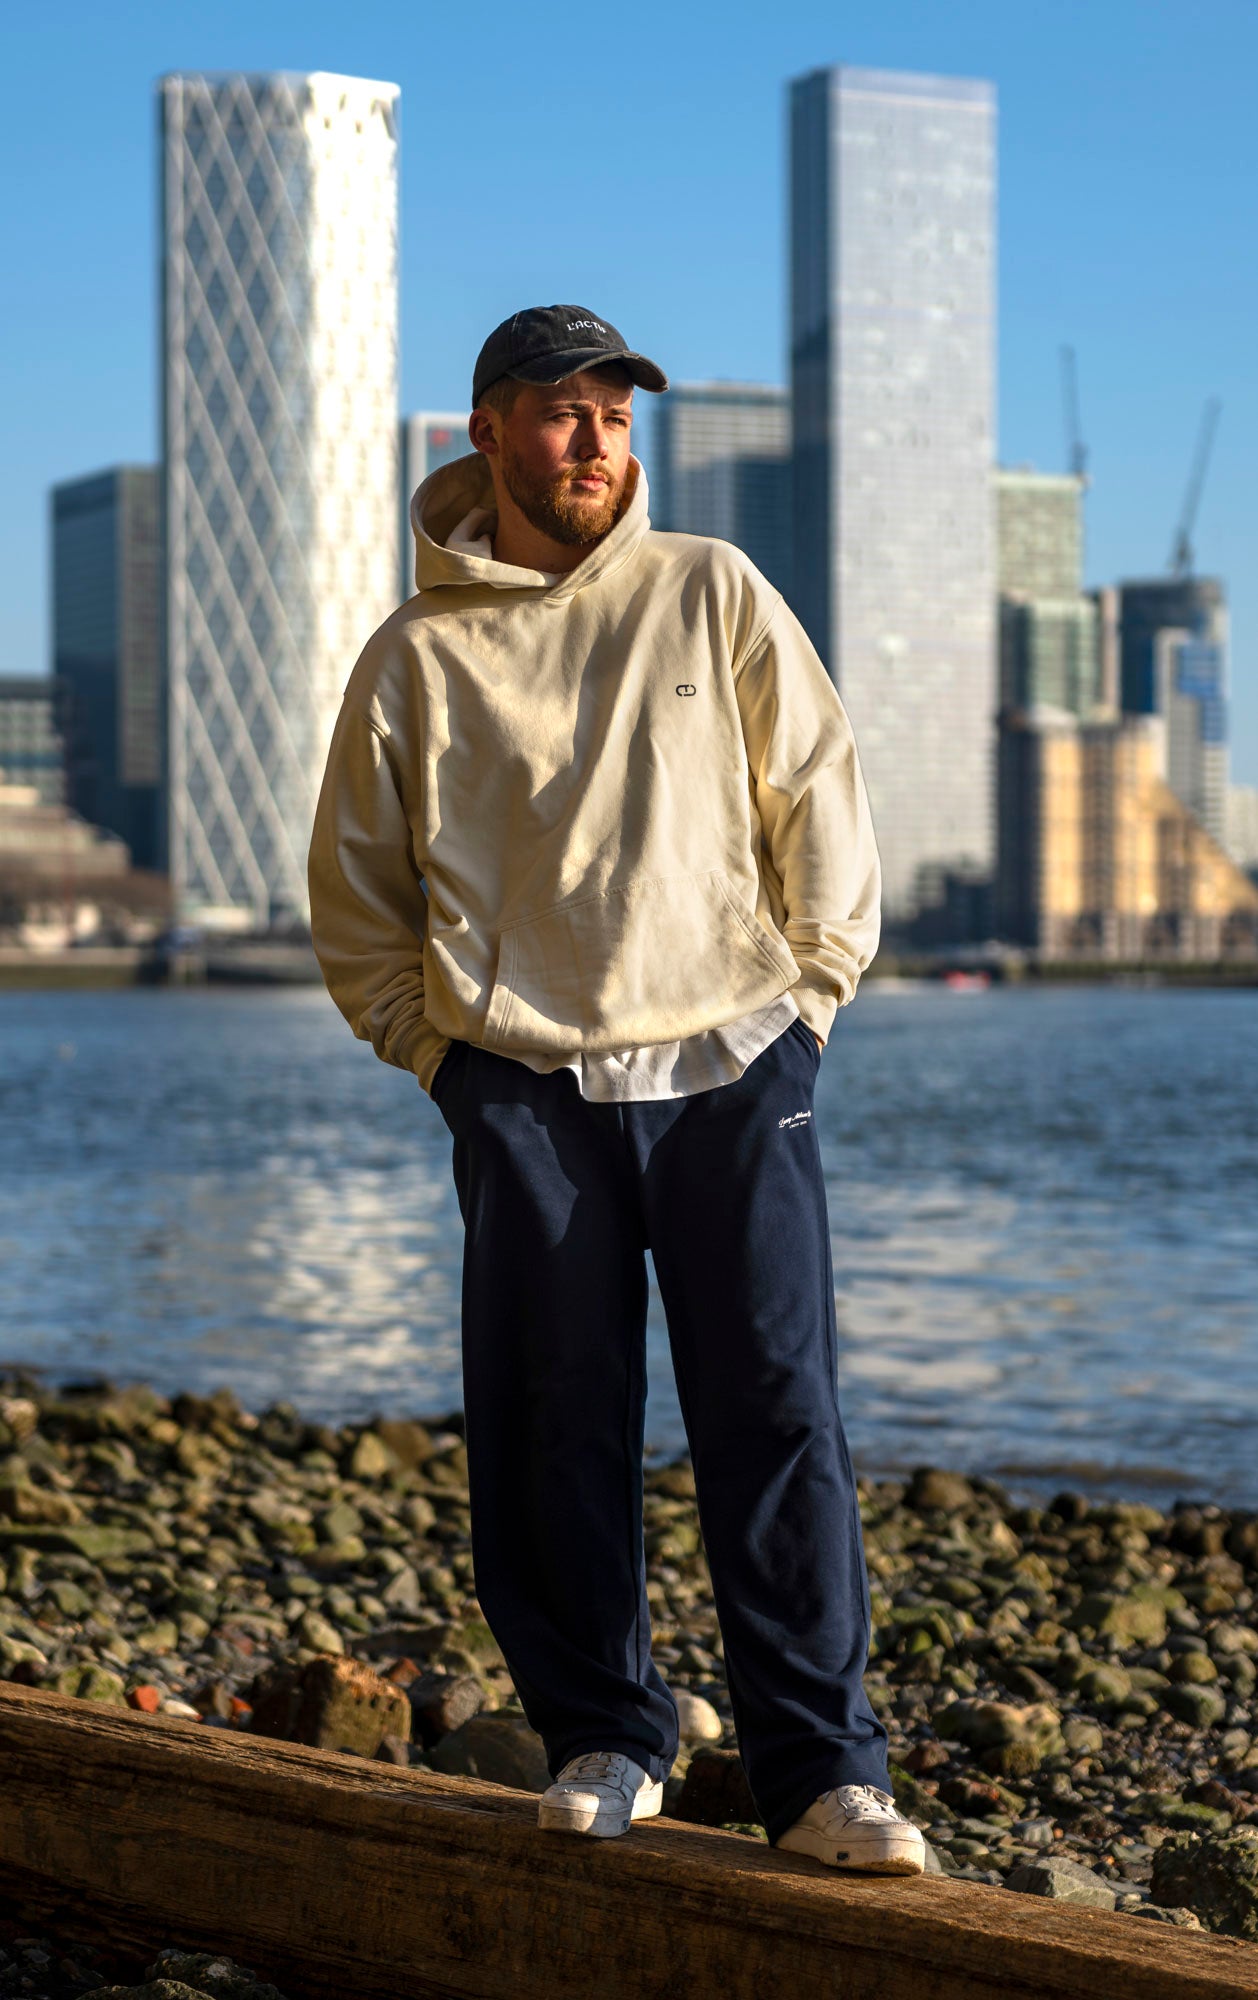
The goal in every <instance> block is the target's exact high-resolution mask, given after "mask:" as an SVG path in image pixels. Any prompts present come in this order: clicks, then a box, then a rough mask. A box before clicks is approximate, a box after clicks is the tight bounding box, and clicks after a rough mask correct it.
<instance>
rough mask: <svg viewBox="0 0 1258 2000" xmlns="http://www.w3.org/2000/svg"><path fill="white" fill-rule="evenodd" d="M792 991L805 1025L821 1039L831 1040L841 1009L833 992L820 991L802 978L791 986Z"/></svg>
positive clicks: (792, 997) (824, 1040)
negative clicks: (805, 982) (831, 1031)
mask: <svg viewBox="0 0 1258 2000" xmlns="http://www.w3.org/2000/svg"><path fill="white" fill-rule="evenodd" d="M790 993H791V999H792V1000H793V1001H794V1002H795V1005H796V1006H797V1007H798V1008H799V1018H800V1020H801V1021H802V1022H803V1024H804V1026H805V1027H806V1028H811V1030H812V1032H813V1034H814V1035H816V1036H817V1038H818V1040H819V1041H822V1042H826V1041H829V1039H830V1030H831V1028H832V1027H833V1026H834V1017H835V1015H836V1014H837V1013H838V1011H839V1003H838V1001H837V1000H836V999H835V997H834V995H833V993H818V992H816V991H815V990H814V989H813V988H812V987H811V986H805V984H804V982H803V980H802V979H801V980H799V981H797V983H796V984H795V985H794V986H792V987H791V989H790Z"/></svg>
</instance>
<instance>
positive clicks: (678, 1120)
mask: <svg viewBox="0 0 1258 2000" xmlns="http://www.w3.org/2000/svg"><path fill="white" fill-rule="evenodd" d="M818 1062H819V1056H818V1051H817V1045H816V1042H815V1041H814V1040H813V1037H812V1036H811V1035H810V1034H809V1032H808V1030H807V1029H806V1028H805V1027H804V1026H803V1023H802V1022H799V1021H796V1022H794V1023H793V1024H792V1025H791V1027H790V1028H788V1029H787V1030H786V1032H785V1033H784V1034H783V1035H781V1036H780V1037H779V1039H778V1040H777V1041H776V1042H774V1043H773V1044H772V1046H771V1047H769V1048H768V1049H766V1050H765V1051H764V1053H763V1054H762V1055H760V1056H758V1057H757V1058H756V1060H755V1061H754V1062H753V1063H752V1064H751V1065H750V1067H749V1068H748V1069H747V1070H746V1072H745V1073H744V1075H743V1076H742V1077H740V1078H739V1080H738V1081H737V1082H736V1083H728V1084H723V1085H721V1086H720V1087H719V1088H717V1089H715V1090H708V1091H703V1092H701V1093H700V1094H699V1095H697V1096H694V1097H685V1098H677V1099H672V1100H669V1101H667V1102H661V1103H645V1104H623V1105H622V1104H595V1103H590V1102H588V1101H587V1100H586V1099H585V1098H583V1097H582V1096H581V1093H580V1091H579V1089H578V1087H577V1081H576V1078H575V1076H574V1075H573V1074H572V1072H571V1071H570V1070H560V1071H557V1072H555V1073H554V1074H552V1075H549V1076H538V1075H536V1074H535V1073H534V1072H533V1071H532V1070H530V1069H527V1068H526V1067H525V1066H524V1065H523V1064H522V1063H517V1062H513V1061H511V1060H509V1059H508V1058H506V1057H503V1056H497V1055H491V1054H490V1053H488V1052H487V1051H486V1050H484V1049H480V1048H476V1047H473V1046H471V1045H470V1044H468V1043H456V1044H454V1046H453V1047H452V1048H451V1050H450V1051H449V1053H448V1055H447V1056H446V1057H445V1059H444V1060H443V1062H442V1065H441V1068H440V1069H439V1071H438V1073H437V1077H436V1082H435V1086H434V1092H433V1095H434V1097H435V1098H436V1100H437V1103H438V1105H439V1108H440V1110H441V1112H442V1115H443V1116H444V1118H445V1119H446V1122H447V1124H448V1125H449V1127H450V1129H451V1131H452V1133H453V1136H454V1176H455V1183H456V1186H457V1189H458V1196H459V1205H460V1207H461V1209H462V1212H463V1220H464V1223H465V1225H466V1243H465V1249H464V1265H463V1381H464V1400H465V1408H466V1417H467V1450H468V1465H469V1475H470V1483H471V1506H472V1553H473V1559H474V1561H475V1566H476V1589H477V1595H478V1597H479V1599H480V1603H481V1607H482V1609H483V1611H484V1613H485V1617H486V1619H487V1620H488V1622H489V1625H490V1627H491V1629H492V1631H493V1633H494V1635H495V1637H496V1639H497V1641H498V1643H499V1645H500V1646H501V1648H502V1651H503V1653H504V1655H505V1657H506V1660H507V1664H508V1666H509V1667H510V1670H511V1674H512V1677H513V1679H514V1681H515V1684H516V1687H517V1689H518V1691H519V1694H520V1698H521V1700H522V1702H523V1704H524V1709H525V1713H526V1714H527V1716H528V1719H529V1721H530V1722H531V1724H532V1726H533V1727H534V1728H535V1729H536V1730H537V1731H538V1732H539V1734H540V1735H541V1737H542V1738H543V1740H544V1742H545V1744H546V1748H547V1752H548V1756H549V1760H550V1768H551V1771H552V1773H555V1772H557V1771H558V1770H559V1769H560V1768H561V1766H562V1765H563V1764H565V1763H566V1762H567V1761H568V1759H569V1758H570V1757H575V1756H577V1755H579V1754H580V1753H581V1752H582V1751H586V1750H615V1751H622V1752H624V1753H625V1754H626V1755H627V1756H629V1757H632V1758H633V1759H634V1761H635V1762H636V1763H638V1764H641V1765H643V1766H644V1767H645V1768H646V1769H647V1770H648V1771H649V1772H650V1773H651V1775H652V1776H653V1777H656V1778H662V1777H666V1776H667V1774H668V1771H669V1768H670V1766H671V1764H672V1761H673V1757H674V1755H675V1753H676V1749H677V1713H676V1708H675V1706H674V1703H673V1700H672V1697H671V1695H670V1694H669V1692H668V1689H667V1688H666V1686H665V1684H664V1682H663V1680H662V1679H661V1677H660V1675H659V1673H658V1671H657V1670H656V1668H655V1667H654V1665H653V1664H652V1661H651V1632H650V1617H649V1612H648V1608H647V1600H646V1567H645V1561H644V1556H643V1542H642V1445H643V1423H644V1412H645V1403H646V1369H645V1331H646V1310H647V1278H646V1270H645V1258H644V1253H645V1251H646V1250H647V1249H648V1248H649V1249H650V1251H651V1254H652V1256H653V1258H654V1262H655V1270H656V1276H657V1278H658V1281H659V1286H660V1292H661V1295H662V1298H663V1303H664V1310H665V1314H666V1317H667V1321H668V1331H669V1339H670V1342H671V1345H672V1353H673V1365H674V1371H675V1373H676V1378H677V1389H678V1395H679V1397H680V1401H681V1409H682V1416H683V1418H684V1420H685V1425H686V1434H687V1437H688V1439H689V1442H690V1450H691V1456H692V1460H693V1464H694V1473H695V1482H696V1487H697V1491H698V1501H699V1518H700V1524H701V1527H702V1531H703V1538H704V1543H705V1546H706V1550H707V1557H708V1563H709V1567H710V1570H711V1574H712V1587H713V1592H714V1595H715V1600H716V1610H717V1615H718V1617H719V1619H720V1625H721V1633H722V1637H723V1639H724V1644H725V1668H726V1674H727V1678H728V1682H729V1690H730V1698H731V1701H732V1704H733V1710H734V1719H735V1723H736V1726H737V1730H738V1741H739V1747H740V1750H741V1753H742V1759H743V1764H744V1766H745V1768H746V1772H747V1777H748V1780H749V1783H750V1785H751V1790H752V1794H753V1796H754V1798H755V1800H756V1803H757V1805H758V1806H759V1808H760V1811H761V1814H762V1816H763V1818H764V1822H765V1825H766V1827H767V1829H768V1833H769V1838H770V1839H771V1840H772V1839H775V1838H776V1837H777V1836H778V1835H779V1834H781V1833H783V1832H784V1831H785V1830H786V1828H787V1827H788V1826H790V1825H791V1824H792V1823H793V1821H794V1820H795V1819H797V1818H798V1817H799V1815H800V1813H801V1812H803V1811H804V1809H805V1808H806V1807H807V1806H808V1805H810V1804H811V1803H812V1801H813V1800H814V1799H815V1798H816V1797H817V1796H818V1795H819V1794H820V1793H821V1792H823V1791H826V1790H828V1789H829V1787H830V1786H832V1785H842V1784H875V1785H880V1786H882V1787H884V1788H887V1785H888V1778H887V1763H886V1731H885V1730H884V1729H883V1727H882V1725H881V1723H880V1722H879V1721H878V1719H877V1717H876V1716H875V1715H874V1712H873V1710H872V1709H871V1707H870V1705H869V1702H868V1700H867V1698H866V1696H865V1693H864V1689H863V1686H862V1674H863V1671H864V1666H865V1657H866V1651H867V1648H868V1643H869V1590H868V1585H867V1582H866V1576H865V1563H864V1552H863V1549H862V1545H861V1532H860V1516H859V1511H858V1508H857V1501H856V1492H855V1484H854V1481H853V1476H852V1467H851V1461H850V1459H849V1457H848V1450H847V1443H846V1440H845V1438H844V1435H843V1426H842V1422H841V1420H840V1416H839V1409H838V1403H837V1397H836V1381H835V1378H836V1354H835V1318H834V1288H833V1281H832V1277H831V1267H830V1234H829V1225H828V1222H827V1217H826V1199H825V1186H824V1182H823V1179H822V1173H821V1158H820V1152H819V1149H818V1145H817V1136H816V1130H815V1126H814V1123H813V1118H812V1099H813V1085H814V1082H815V1079H816V1073H817V1066H818Z"/></svg>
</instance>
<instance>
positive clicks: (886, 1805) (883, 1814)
mask: <svg viewBox="0 0 1258 2000" xmlns="http://www.w3.org/2000/svg"><path fill="white" fill-rule="evenodd" d="M829 1797H830V1798H832V1799H833V1800H834V1803H835V1805H836V1806H837V1807H838V1808H839V1810H840V1812H842V1813H844V1814H846V1816H847V1817H848V1818H849V1819H855V1818H856V1817H857V1816H858V1815H859V1816H860V1817H862V1818H876V1819H899V1817H900V1815H899V1813H898V1812H897V1811H896V1808H895V1800H894V1799H893V1798H892V1797H891V1795H890V1794H889V1793H888V1792H881V1791H879V1789H878V1787H877V1786H876V1785H839V1786H837V1787H836V1789H835V1790H834V1791H833V1792H831V1793H830V1794H829Z"/></svg>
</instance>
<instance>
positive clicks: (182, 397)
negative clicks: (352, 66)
mask: <svg viewBox="0 0 1258 2000" xmlns="http://www.w3.org/2000/svg"><path fill="white" fill-rule="evenodd" d="M397 98H398V92H397V88H396V86H395V85H393V84H390V83H371V82H367V81H364V80H363V79H362V78H360V77H349V76H329V75H324V74H320V73H315V74H312V75H291V74H287V73H285V74H276V75H266V76H253V75H217V74H216V75H174V76H168V77H164V78H163V79H162V81H161V84H160V85H159V105H160V117H161V145H162V196H163V201H162V211H163V215H162V238H163V240H162V278H163V286H162V299H163V303H162V319H163V347H164V378H163V421H164V457H165V499H166V655H167V680H168V743H169V758H168V778H169V789H170V866H171V874H172V878H173V882H174V887H175V893H176V897H177V901H178V906H179V908H180V910H181V912H182V913H183V914H184V915H185V916H186V917H189V918H200V919H202V920H203V921H206V922H208V923H210V924H215V923H218V924H223V925H239V926H247V925H250V924H265V923H267V922H268V921H270V920H274V919H277V918H282V917H284V916H287V915H290V914H291V915H297V916H300V915H301V914H302V913H304V911H305V909H306V850H307V846H308V843H309V838H310V827H311V822H312V819H313V816H314V805H315V799H316V796H317V793H318V788H319V781H320V778H321V775H322V770H323V762H324V757H325V754H326V750H327V744H328V740H329V737H330V735H331V731H332V725H333V722H334V720H335V717H336V712H337V707H338V704H339V701H340V694H341V689H342V688H343V686H344V683H345V680H346V678H347V676H348V674H349V670H350V668H351V667H352V665H353V663H354V660H355V659H356V658H357V656H358V653H359V652H360V651H361V649H362V646H363V643H364V641H365V640H366V639H367V638H368V636H369V635H370V633H371V632H372V631H373V630H374V628H375V627H376V625H378V624H379V623H380V621H381V620H382V619H383V618H385V617H387V615H388V613H389V612H390V611H391V610H392V609H393V607H394V606H395V605H396V603H397V588H396V580H397V572H398V519H397V480H398V465H397V461H398V429H397V410H398V396H397V344H398V343H397V324H398V311H397Z"/></svg>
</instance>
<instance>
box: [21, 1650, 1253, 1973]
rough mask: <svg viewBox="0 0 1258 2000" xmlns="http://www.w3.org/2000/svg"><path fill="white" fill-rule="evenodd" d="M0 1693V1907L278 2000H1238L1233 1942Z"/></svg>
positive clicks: (38, 1694) (179, 1725)
mask: <svg viewBox="0 0 1258 2000" xmlns="http://www.w3.org/2000/svg"><path fill="white" fill-rule="evenodd" d="M536 1812H537V1802H536V1800H535V1799H533V1798H531V1797H528V1796H526V1795H524V1794H521V1793H516V1792H507V1791H503V1790H500V1789H499V1788H497V1787H495V1786H492V1785H485V1784H479V1783H476V1782H474V1781H472V1780H470V1779H458V1778H441V1777H437V1776H435V1775H431V1776H430V1775H428V1774H426V1773H420V1772H412V1771H404V1770H396V1769H393V1768H391V1767H388V1766H385V1765H382V1764H369V1763H365V1762H363V1761H361V1760H358V1759H355V1758H351V1757H345V1756H341V1755H338V1754H336V1753H333V1752H327V1751H318V1750H307V1749H302V1748H299V1747H298V1746H296V1745H290V1744H282V1743H274V1742H267V1741H263V1740H260V1739H251V1738H249V1737H247V1736H236V1735H229V1734H228V1733H227V1732H226V1731H220V1730H214V1731H212V1730H208V1729H204V1728H201V1727H200V1726H199V1725H198V1724H196V1723H189V1722H175V1721H171V1720H169V1719H167V1718H165V1717H160V1716H156V1717H149V1716H140V1715H133V1714H130V1713H128V1712H126V1711H123V1710H115V1709H108V1708H102V1707H99V1706H94V1705H92V1704H90V1703H86V1702H75V1701H70V1700H67V1699H66V1698H64V1697H62V1696H58V1695H51V1694H45V1693H43V1692H42V1691H38V1690H34V1689H26V1688H17V1687H12V1686H9V1685H0V1898H2V1899H3V1900H4V1901H5V1902H7V1904H8V1906H9V1908H10V1909H11V1910H12V1911H13V1912H14V1913H15V1914H18V1915H20V1916H21V1917H22V1918H23V1920H24V1921H39V1922H41V1923H52V1922H56V1923H57V1924H59V1925H60V1926H61V1928H62V1929H63V1931H64V1932H65V1934H66V1935H78V1936H80V1937H86V1938H96V1939H101V1940H109V1941H112V1942H114V1943H125V1944H129V1945H133V1946H134V1945H141V1946H143V1947H145V1948H149V1947H156V1946H157V1945H160V1944H164V1943H178V1944H183V1945H186V1946H189V1947H194V1948H201V1949H208V1948H216V1949H219V1950H223V1951H226V1952H229V1953H230V1954H231V1955H232V1956H233V1957H236V1958H239V1959H240V1960H242V1961H244V1962H247V1963H249V1964H251V1965H253V1966H254V1967H255V1968H256V1969H257V1970H258V1971H259V1973H261V1974H263V1975H264V1976H265V1977H267V1978H269V1979H272V1980H274V1981H275V1983H276V1984H277V1985H279V1986H280V1987H281V1989H282V1990H283V1991H285V1992H286V1993H288V1994H290V1995H292V1996H293V2000H333V1996H335V2000H359V1996H361V1997H362V2000H455V1997H456V1996H476V2000H590V1996H592V1995H595V1994H597V1995H599V1996H601V2000H709V1996H710V2000H742V1996H747V1997H748V2000H760V1996H765V2000H779V1996H785V1995H786V1994H788V1993H800V1994H805V1995H807V1996H808V2000H910V1996H911V2000H1019V1996H1025V1997H1026V2000H1031V1996H1034V2000H1083V1996H1088V2000H1092V1996H1096V2000H1232V1996H1236V2000H1240V1996H1242V1995H1256V1996H1258V1947H1254V1946H1250V1945H1245V1944H1239V1943H1235V1942H1233V1941H1232V1940H1230V1939H1224V1938H1212V1937H1201V1936H1198V1935H1196V1934H1189V1933H1183V1932H1177V1931H1174V1930H1172V1929H1170V1928H1169V1927H1168V1928H1163V1927H1162V1926H1160V1925H1154V1924H1150V1923H1141V1922H1137V1921H1135V1920H1134V1919H1132V1918H1130V1917H1115V1916H1109V1915H1106V1914H1104V1913H1101V1912H1097V1911H1091V1910H1083V1909H1070V1908H1066V1907H1061V1906H1058V1905H1054V1904H1051V1903H1048V1902H1042V1901H1040V1900H1039V1899H1037V1898H1033V1897H1024V1896H1014V1895H1011V1894H1009V1893H1007V1892H1006V1891H1003V1890H997V1889H987V1888H982V1887H978V1886H975V1885H972V1884H965V1883H957V1882H949V1881H947V1880H946V1879H942V1878H940V1877H939V1876H933V1877H932V1876H926V1877H922V1878H918V1879H916V1880H910V1881H904V1880H886V1879H884V1880H882V1881H862V1880H860V1879H857V1878H853V1877H845V1876H841V1875H837V1874H834V1873H832V1872H831V1871H829V1870H826V1869H823V1868H822V1867H821V1866H820V1865H819V1864H816V1863H813V1862H810V1861H808V1860H806V1859H804V1858H802V1857H800V1856H794V1855H777V1854H774V1853H773V1852H771V1851H770V1850H769V1849H767V1848H765V1847H764V1846H762V1845H760V1844H758V1843H756V1842H753V1841H750V1840H744V1839H741V1838H739V1837H738V1836H737V1835H733V1834H722V1833H713V1832H707V1831H703V1830H700V1829H698V1828H694V1827H683V1826H680V1825H677V1824H675V1823H672V1822H669V1821H655V1822H651V1823H647V1824H644V1825H641V1826H638V1827H635V1828H634V1829H633V1831H632V1832H631V1833H629V1834H628V1835H627V1836H625V1837H624V1838H622V1839H620V1840H612V1841H591V1840H583V1839H580V1838H578V1837H576V1836H568V1835H557V1834H542V1833H539V1831H538V1829H537V1825H536Z"/></svg>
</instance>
